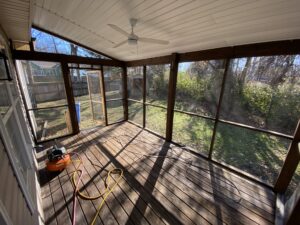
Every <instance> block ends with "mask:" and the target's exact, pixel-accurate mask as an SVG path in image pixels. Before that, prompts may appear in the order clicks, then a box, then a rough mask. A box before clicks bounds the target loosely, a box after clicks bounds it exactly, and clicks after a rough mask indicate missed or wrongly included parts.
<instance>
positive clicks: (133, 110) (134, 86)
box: [127, 66, 144, 125]
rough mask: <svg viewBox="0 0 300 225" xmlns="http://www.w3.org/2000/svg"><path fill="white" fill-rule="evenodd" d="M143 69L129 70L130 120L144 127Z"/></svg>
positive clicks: (130, 68) (131, 68)
mask: <svg viewBox="0 0 300 225" xmlns="http://www.w3.org/2000/svg"><path fill="white" fill-rule="evenodd" d="M143 78H144V76H143V67H142V66H139V67H129V68H127V90H128V120H131V121H133V122H135V123H137V124H139V125H143V82H144V79H143Z"/></svg>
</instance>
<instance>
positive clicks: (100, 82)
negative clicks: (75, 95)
mask: <svg viewBox="0 0 300 225" xmlns="http://www.w3.org/2000/svg"><path fill="white" fill-rule="evenodd" d="M98 78H99V85H100V90H99V91H100V93H99V94H100V96H101V104H102V114H103V116H104V118H105V108H104V105H105V101H104V98H103V88H104V84H103V81H102V71H101V69H100V70H99V75H98Z"/></svg>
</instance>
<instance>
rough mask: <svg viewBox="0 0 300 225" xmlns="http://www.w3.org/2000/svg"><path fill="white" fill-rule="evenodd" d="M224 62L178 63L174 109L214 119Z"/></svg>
mask: <svg viewBox="0 0 300 225" xmlns="http://www.w3.org/2000/svg"><path fill="white" fill-rule="evenodd" d="M224 64H225V61H224V60H209V61H196V62H188V63H179V69H178V75H177V84H176V101H175V109H176V110H181V111H186V112H192V113H196V114H199V115H205V116H210V117H215V114H216V110H217V105H218V101H219V96H220V90H221V84H222V78H223V74H224Z"/></svg>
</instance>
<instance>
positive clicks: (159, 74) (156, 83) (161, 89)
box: [146, 64, 170, 107]
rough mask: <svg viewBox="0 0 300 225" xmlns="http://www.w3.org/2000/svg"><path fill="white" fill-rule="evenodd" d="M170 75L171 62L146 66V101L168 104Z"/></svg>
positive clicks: (161, 104) (162, 104)
mask: <svg viewBox="0 0 300 225" xmlns="http://www.w3.org/2000/svg"><path fill="white" fill-rule="evenodd" d="M169 76H170V65H169V64H162V65H152V66H147V67H146V102H148V103H151V104H155V105H160V106H165V107H166V106H167V102H168V88H169Z"/></svg>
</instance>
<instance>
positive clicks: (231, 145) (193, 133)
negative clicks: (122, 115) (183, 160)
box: [128, 102, 300, 194]
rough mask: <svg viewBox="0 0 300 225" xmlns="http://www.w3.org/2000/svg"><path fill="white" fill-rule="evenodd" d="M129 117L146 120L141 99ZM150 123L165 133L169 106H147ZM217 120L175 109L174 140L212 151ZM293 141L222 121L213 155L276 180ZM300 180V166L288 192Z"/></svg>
mask: <svg viewBox="0 0 300 225" xmlns="http://www.w3.org/2000/svg"><path fill="white" fill-rule="evenodd" d="M128 112H129V120H131V121H133V122H136V123H138V124H142V121H143V113H142V112H143V107H142V104H141V103H136V102H129V109H128ZM146 127H147V128H148V129H150V130H153V131H155V132H157V133H159V134H161V135H162V136H165V131H166V110H165V109H161V108H158V107H153V106H147V107H146ZM213 127H214V121H212V120H209V119H204V118H199V117H196V116H189V115H186V114H183V113H179V112H175V113H174V122H173V137H172V138H173V141H175V142H177V143H180V144H183V145H186V146H189V147H192V148H193V149H194V150H195V151H197V152H200V153H202V154H205V155H208V152H209V148H210V144H211V136H212V131H213ZM289 144H290V141H289V140H287V139H284V138H279V137H276V136H273V135H269V134H265V133H262V132H256V131H252V130H248V129H245V128H240V127H235V126H232V125H227V124H223V123H219V124H218V127H217V133H216V140H215V144H214V149H213V159H215V160H217V161H221V162H224V163H226V164H229V165H231V166H234V167H236V168H238V169H240V170H242V171H245V172H247V173H249V174H251V175H254V176H256V177H258V178H260V179H262V180H264V181H265V182H267V183H270V184H272V185H273V184H274V183H275V181H276V178H277V176H278V174H279V172H280V169H281V167H282V165H283V162H284V159H285V157H286V154H287V150H288V147H289ZM299 181H300V166H298V168H297V172H296V174H295V175H294V178H293V180H292V182H291V185H290V187H289V191H288V194H291V191H292V190H295V187H296V185H297V184H298V183H299Z"/></svg>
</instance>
